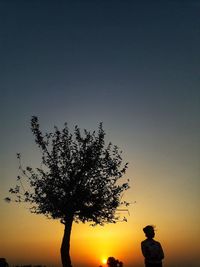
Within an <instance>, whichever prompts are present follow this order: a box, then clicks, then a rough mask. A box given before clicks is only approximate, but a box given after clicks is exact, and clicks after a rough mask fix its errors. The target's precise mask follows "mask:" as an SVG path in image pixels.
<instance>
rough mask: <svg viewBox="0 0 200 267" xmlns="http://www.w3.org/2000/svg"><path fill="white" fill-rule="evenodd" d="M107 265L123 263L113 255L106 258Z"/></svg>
mask: <svg viewBox="0 0 200 267" xmlns="http://www.w3.org/2000/svg"><path fill="white" fill-rule="evenodd" d="M107 265H108V266H109V267H122V266H123V263H122V262H121V261H119V260H117V259H115V258H114V257H109V258H108V260H107Z"/></svg>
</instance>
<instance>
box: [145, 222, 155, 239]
mask: <svg viewBox="0 0 200 267" xmlns="http://www.w3.org/2000/svg"><path fill="white" fill-rule="evenodd" d="M143 231H144V233H145V235H146V237H147V238H154V236H155V232H154V226H152V225H147V226H146V227H144V228H143Z"/></svg>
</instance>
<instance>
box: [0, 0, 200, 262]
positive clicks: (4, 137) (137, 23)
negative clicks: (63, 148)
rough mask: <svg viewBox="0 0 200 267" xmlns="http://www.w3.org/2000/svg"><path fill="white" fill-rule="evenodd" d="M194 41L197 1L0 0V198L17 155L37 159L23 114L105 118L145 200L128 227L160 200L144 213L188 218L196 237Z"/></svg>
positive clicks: (198, 113)
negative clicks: (162, 208)
mask: <svg viewBox="0 0 200 267" xmlns="http://www.w3.org/2000/svg"><path fill="white" fill-rule="evenodd" d="M199 47H200V2H199V1H193V0H192V1H178V0H174V1H172V0H171V1H170V0H168V1H167V0H166V1H128V0H127V1H118V0H115V1H103V0H102V1H97V0H96V1H89V0H88V1H76V0H75V1H45V0H44V1H39V0H36V1H32V0H29V1H25V0H19V1H11V0H10V1H9V0H7V1H4V0H0V73H1V74H0V94H1V95H0V99H1V105H0V110H1V140H0V146H1V155H0V158H1V165H2V166H1V176H0V182H1V184H2V186H1V197H4V195H5V194H6V192H7V190H8V188H9V186H10V185H12V183H13V182H14V179H13V177H14V176H15V175H17V160H16V158H15V154H16V153H17V152H22V155H24V157H25V162H26V161H27V163H29V162H31V163H32V162H36V161H37V157H36V149H35V146H34V142H33V139H32V136H31V133H30V130H29V122H30V118H31V116H32V115H37V116H39V118H40V121H41V125H42V128H43V129H44V130H50V129H52V128H53V126H54V125H55V124H56V125H58V126H62V125H63V123H64V122H68V123H69V127H71V128H72V129H73V127H74V125H76V124H78V125H79V126H80V127H81V128H87V129H91V130H94V129H96V128H97V127H98V123H99V122H100V121H103V123H104V128H105V131H106V132H107V138H108V140H111V141H113V143H115V144H117V145H119V146H120V147H121V148H122V150H123V151H124V157H125V160H127V161H129V162H130V168H129V175H130V176H133V177H134V179H133V182H132V185H133V186H132V189H131V190H132V191H131V194H132V195H133V197H132V196H131V194H130V193H129V198H133V200H136V201H139V202H140V203H141V205H143V206H142V207H140V206H139V204H138V206H137V207H136V212H135V213H136V214H135V213H134V212H133V214H135V215H133V217H134V216H135V217H134V218H135V220H136V221H135V222H134V223H135V224H136V226H135V227H136V228H137V227H138V229H139V228H140V227H142V226H143V225H142V223H146V222H148V218H145V219H144V217H145V216H144V213H143V214H142V213H141V212H140V210H141V211H143V212H144V211H146V212H147V210H150V211H152V214H154V212H153V210H154V209H156V210H157V211H158V209H159V208H160V207H159V206H158V207H156V205H157V204H158V203H159V202H160V203H161V204H162V205H163V207H164V209H166V213H165V215H163V214H164V211H163V210H161V213H160V214H161V215H160V216H159V215H158V217H157V218H156V222H153V223H155V224H156V223H160V228H162V227H163V228H165V227H166V224H167V223H169V224H170V227H171V229H172V228H173V225H176V227H175V229H176V230H177V229H178V226H180V224H181V225H182V223H183V220H184V218H189V219H185V220H186V221H188V220H189V221H190V222H187V223H186V221H185V222H184V223H186V224H185V225H184V224H183V225H182V226H181V227H182V228H181V229H182V231H183V232H185V229H187V227H190V228H191V229H190V230H191V231H192V229H194V233H193V235H189V233H187V234H186V235H185V239H184V242H185V244H186V243H187V241H188V238H189V239H190V242H191V243H194V246H196V243H197V240H196V239H195V238H194V239H195V241H194V242H193V237H194V236H197V235H198V234H199V227H198V226H197V224H198V225H200V218H199V216H197V210H199V193H200V192H199V188H200V182H199V174H200V170H199V165H200V164H199V163H200V160H199V159H200V142H199V137H200V118H199V117H200V89H199V88H200V72H199V71H200V50H199ZM155 196H157V197H155ZM163 198H164V199H163ZM149 203H150V204H149ZM148 204H149V205H152V206H148ZM1 207H2V208H1V209H2V211H3V212H4V213H5V209H6V208H5V204H4V203H1ZM167 207H168V208H167ZM184 207H185V209H186V210H184ZM173 208H174V211H173ZM137 209H138V220H137ZM133 210H134V209H133ZM159 211H160V210H159ZM15 212H16V211H15ZM157 213H159V212H157ZM179 213H180V214H179ZM198 213H199V212H198ZM146 214H148V212H147V213H146ZM176 214H178V215H177V218H176V216H175V215H176ZM16 216H17V215H16ZM148 216H149V214H148ZM165 216H166V218H168V220H165V223H164V222H163V220H164V219H163V218H165ZM150 218H151V222H152V217H151V216H150ZM6 220H7V218H6V215H5V222H6ZM140 222H141V225H140ZM167 231H169V229H168V230H166V232H163V236H167V235H168V234H169V233H168V232H167ZM186 232H187V231H186ZM181 233H182V232H181ZM172 235H173V234H172ZM161 238H162V236H161ZM181 243H182V242H181ZM166 246H168V247H170V241H169V240H168V243H167V244H166ZM169 251H170V249H169ZM195 251H196V250H195ZM170 253H171V254H170ZM192 253H194V255H193V254H192V255H193V258H195V257H196V258H198V257H199V256H198V254H197V253H196V252H194V250H193V252H192ZM195 253H196V254H195ZM172 254H173V253H172V252H169V255H171V258H173V255H172ZM13 257H14V256H13ZM180 258H181V257H180ZM199 260H200V259H199V258H198V261H196V262H197V263H194V265H191V267H197V266H198V264H199V263H198V262H199ZM13 261H14V258H13ZM130 261H131V260H130ZM177 261H178V260H177ZM184 261H186V260H185V259H184ZM195 264H197V265H195ZM181 266H183V265H181Z"/></svg>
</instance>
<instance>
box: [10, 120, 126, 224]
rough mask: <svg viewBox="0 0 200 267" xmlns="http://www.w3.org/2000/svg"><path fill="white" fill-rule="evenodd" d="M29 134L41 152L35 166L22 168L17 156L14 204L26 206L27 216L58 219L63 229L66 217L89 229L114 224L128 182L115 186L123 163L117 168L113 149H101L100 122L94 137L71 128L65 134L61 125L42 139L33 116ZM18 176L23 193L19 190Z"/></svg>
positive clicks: (117, 155) (118, 153)
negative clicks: (27, 205) (43, 216)
mask: <svg viewBox="0 0 200 267" xmlns="http://www.w3.org/2000/svg"><path fill="white" fill-rule="evenodd" d="M31 131H32V133H33V135H34V137H35V142H36V144H37V145H38V147H39V148H40V150H41V154H42V158H41V166H40V167H39V168H36V169H32V168H31V167H29V166H28V167H26V168H23V167H22V164H21V156H20V154H17V157H18V159H19V161H20V164H19V168H20V170H21V173H22V175H20V176H18V177H17V185H16V187H15V188H11V189H10V192H11V193H12V194H13V195H15V201H16V202H22V201H23V202H28V203H29V204H30V211H31V212H32V213H36V214H44V215H45V216H47V217H48V218H53V219H60V220H61V222H62V223H64V224H65V222H66V218H67V217H68V216H71V217H73V221H75V222H78V221H81V222H92V224H93V225H95V224H100V225H103V224H104V223H115V222H117V221H118V220H119V217H118V215H117V214H116V209H117V208H118V207H119V206H120V205H121V204H124V205H126V206H127V205H128V204H129V203H127V202H125V201H121V196H122V193H123V192H124V191H125V190H127V189H128V188H129V185H128V182H124V183H121V184H120V183H119V180H120V178H122V176H123V175H124V174H125V172H126V169H127V166H128V164H127V163H126V164H122V157H121V151H120V150H119V148H118V147H117V146H113V145H112V144H111V143H109V144H108V145H105V132H104V130H103V127H102V123H100V124H99V128H98V132H95V131H94V132H92V133H91V132H89V131H87V130H84V133H83V134H82V133H81V131H80V129H79V128H78V127H77V126H76V127H75V130H74V133H73V134H71V133H70V132H69V129H68V126H67V124H65V125H64V128H63V129H62V130H59V129H58V128H57V127H56V126H55V127H54V131H53V132H50V133H45V134H43V133H42V132H41V130H40V125H39V123H38V118H37V117H35V116H33V117H32V119H31ZM24 177H25V178H26V179H27V182H28V185H29V189H28V190H26V189H25V188H24V186H23V182H22V178H24ZM7 200H9V198H7Z"/></svg>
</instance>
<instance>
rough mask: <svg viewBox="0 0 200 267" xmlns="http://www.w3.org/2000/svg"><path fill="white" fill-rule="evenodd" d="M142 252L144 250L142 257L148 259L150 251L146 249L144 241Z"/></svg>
mask: <svg viewBox="0 0 200 267" xmlns="http://www.w3.org/2000/svg"><path fill="white" fill-rule="evenodd" d="M141 250H142V255H143V256H144V257H145V258H148V251H147V247H146V245H145V243H144V241H142V243H141Z"/></svg>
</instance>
